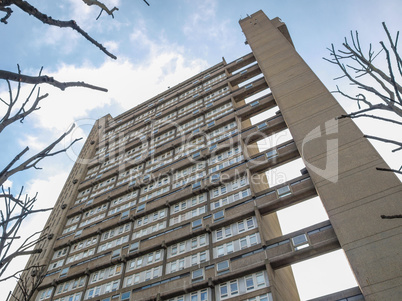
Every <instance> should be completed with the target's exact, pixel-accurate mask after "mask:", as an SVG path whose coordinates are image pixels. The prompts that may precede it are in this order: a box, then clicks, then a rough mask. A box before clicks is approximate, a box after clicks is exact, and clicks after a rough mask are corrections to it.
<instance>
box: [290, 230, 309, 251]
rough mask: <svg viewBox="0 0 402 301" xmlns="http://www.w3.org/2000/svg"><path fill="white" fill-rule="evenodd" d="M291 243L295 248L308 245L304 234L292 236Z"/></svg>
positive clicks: (298, 248)
mask: <svg viewBox="0 0 402 301" xmlns="http://www.w3.org/2000/svg"><path fill="white" fill-rule="evenodd" d="M292 244H293V246H294V248H295V250H300V249H303V248H306V247H308V246H309V242H308V240H307V236H306V234H300V235H297V236H295V237H292Z"/></svg>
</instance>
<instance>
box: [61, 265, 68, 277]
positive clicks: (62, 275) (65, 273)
mask: <svg viewBox="0 0 402 301" xmlns="http://www.w3.org/2000/svg"><path fill="white" fill-rule="evenodd" d="M69 269H70V267H68V268H64V269H62V270H61V272H60V276H59V277H60V278H61V277H65V276H66V275H67V273H68V270H69Z"/></svg>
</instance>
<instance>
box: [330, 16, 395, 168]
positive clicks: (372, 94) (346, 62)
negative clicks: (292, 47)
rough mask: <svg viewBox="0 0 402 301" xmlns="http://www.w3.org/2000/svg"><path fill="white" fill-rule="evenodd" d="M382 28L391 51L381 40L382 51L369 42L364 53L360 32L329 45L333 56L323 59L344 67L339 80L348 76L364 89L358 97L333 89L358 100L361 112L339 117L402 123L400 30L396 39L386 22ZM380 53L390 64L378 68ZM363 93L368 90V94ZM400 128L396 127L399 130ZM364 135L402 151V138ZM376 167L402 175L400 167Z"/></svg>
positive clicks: (353, 82)
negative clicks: (340, 43) (339, 46)
mask: <svg viewBox="0 0 402 301" xmlns="http://www.w3.org/2000/svg"><path fill="white" fill-rule="evenodd" d="M383 27H384V30H385V32H386V35H387V37H388V42H389V45H390V46H389V48H390V49H391V50H392V51H389V50H388V48H387V46H386V45H385V43H384V42H382V41H380V42H379V43H380V45H381V49H380V50H379V51H374V50H373V47H372V45H371V44H370V45H369V49H368V51H367V52H364V51H363V49H362V47H361V45H360V39H359V33H358V32H355V33H353V32H351V34H350V40H349V41H350V42H349V41H348V39H346V38H345V41H344V43H343V44H342V46H343V48H342V49H340V50H335V46H334V45H333V44H332V45H331V47H330V48H328V50H329V53H330V59H327V58H324V59H325V60H326V61H328V62H330V63H332V64H335V65H337V66H338V67H339V68H340V69H341V76H339V77H337V78H336V79H347V80H348V81H349V82H350V85H352V86H355V87H356V88H357V89H359V91H363V92H361V93H358V94H357V95H356V96H351V95H350V94H348V93H345V92H343V91H341V90H340V89H339V87H338V86H337V90H336V91H333V93H339V94H341V95H342V96H344V97H346V98H348V99H351V100H353V101H355V102H356V103H357V106H358V108H359V110H358V111H356V112H352V113H349V114H343V115H341V116H338V117H337V119H343V118H361V117H365V118H372V119H375V120H379V121H383V122H387V123H390V124H395V125H402V95H401V94H402V85H401V84H400V81H401V80H402V78H401V77H402V59H401V56H400V54H399V53H398V49H397V45H398V37H399V32H398V33H397V35H396V38H395V40H393V39H392V37H391V34H390V32H389V30H388V28H387V27H386V25H385V23H383ZM380 53H382V54H383V55H382V56H381V57H383V58H384V61H385V63H386V66H387V67H386V68H384V70H381V68H379V67H378V66H381V62H380V63H379V62H378V60H377V61H376V64H374V60H375V59H378V58H379V54H380ZM395 62H396V64H395ZM395 65H396V66H397V67H395ZM394 69H395V70H396V69H397V70H398V71H399V72H396V73H394ZM398 76H399V77H398ZM373 83H374V85H373ZM363 93H366V94H367V96H366V95H364V94H363ZM379 111H386V112H387V115H386V116H385V117H383V116H378V115H376V114H375V112H379ZM368 112H372V113H373V114H367V113H368ZM399 131H400V130H396V132H399ZM365 137H366V138H369V139H375V140H378V141H381V142H385V143H391V144H394V145H397V146H398V147H397V148H396V149H394V150H392V152H396V151H400V150H402V142H400V141H395V140H390V139H385V138H381V137H375V136H369V135H365ZM377 169H378V170H383V171H392V172H395V173H398V174H402V172H401V170H399V171H398V170H395V169H384V168H377Z"/></svg>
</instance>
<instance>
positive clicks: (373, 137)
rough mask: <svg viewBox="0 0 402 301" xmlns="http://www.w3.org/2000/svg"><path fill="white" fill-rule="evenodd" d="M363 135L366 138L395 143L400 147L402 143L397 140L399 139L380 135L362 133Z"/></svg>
mask: <svg viewBox="0 0 402 301" xmlns="http://www.w3.org/2000/svg"><path fill="white" fill-rule="evenodd" d="M363 137H364V138H368V139H373V140H378V141H381V142H385V143H391V144H395V145H398V146H399V147H402V143H401V142H399V141H395V140H390V139H385V138H380V137H375V136H370V135H364V136H363Z"/></svg>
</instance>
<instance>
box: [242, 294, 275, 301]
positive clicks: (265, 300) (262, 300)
mask: <svg viewBox="0 0 402 301" xmlns="http://www.w3.org/2000/svg"><path fill="white" fill-rule="evenodd" d="M245 301H272V294H271V293H267V294H263V295H260V296H256V297H253V298H249V299H247V300H245Z"/></svg>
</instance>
